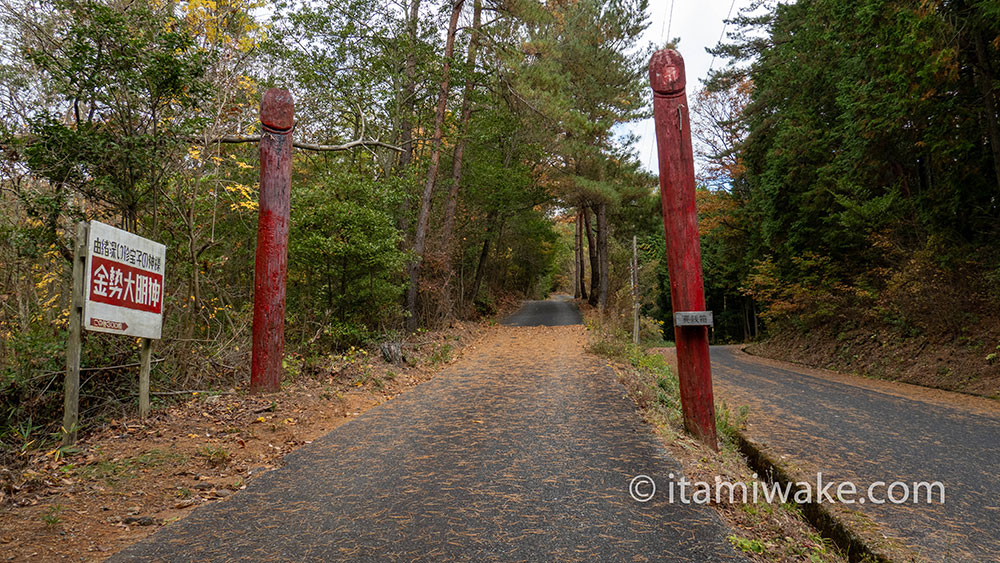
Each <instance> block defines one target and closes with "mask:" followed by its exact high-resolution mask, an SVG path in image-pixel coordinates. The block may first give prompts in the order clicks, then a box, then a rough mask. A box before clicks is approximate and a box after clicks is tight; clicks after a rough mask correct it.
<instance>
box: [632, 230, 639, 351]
mask: <svg viewBox="0 0 1000 563" xmlns="http://www.w3.org/2000/svg"><path fill="white" fill-rule="evenodd" d="M632 343H633V344H635V345H636V346H638V345H639V247H638V244H637V242H636V236H635V235H632Z"/></svg>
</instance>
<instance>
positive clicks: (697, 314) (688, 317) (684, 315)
mask: <svg viewBox="0 0 1000 563" xmlns="http://www.w3.org/2000/svg"><path fill="white" fill-rule="evenodd" d="M712 321H713V319H712V312H711V311H680V312H677V313H674V326H712Z"/></svg>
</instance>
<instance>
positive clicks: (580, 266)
mask: <svg viewBox="0 0 1000 563" xmlns="http://www.w3.org/2000/svg"><path fill="white" fill-rule="evenodd" d="M576 240H577V253H576V268H577V270H576V272H577V275H576V277H577V283H578V284H579V286H580V299H586V298H587V277H586V276H587V264H586V263H585V262H584V261H583V207H580V208H579V209H578V210H577V212H576Z"/></svg>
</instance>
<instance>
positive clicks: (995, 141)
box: [974, 30, 1000, 187]
mask: <svg viewBox="0 0 1000 563" xmlns="http://www.w3.org/2000/svg"><path fill="white" fill-rule="evenodd" d="M974 35H975V42H976V59H978V63H979V64H978V65H977V68H978V70H979V72H978V73H977V74H978V75H979V76H978V78H979V80H977V82H979V90H980V92H981V93H982V95H983V106H984V110H985V113H986V133H987V135H988V136H989V139H990V149H992V151H993V173H994V174H996V180H997V186H998V187H1000V124H998V123H997V106H996V98H995V96H994V93H993V90H994V88H993V67H992V65H991V64H990V52H989V45H988V44H987V42H986V39H985V38H984V37H983V32H982V31H981V30H977V31H976V32H975V33H974Z"/></svg>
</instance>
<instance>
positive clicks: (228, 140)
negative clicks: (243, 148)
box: [194, 135, 403, 152]
mask: <svg viewBox="0 0 1000 563" xmlns="http://www.w3.org/2000/svg"><path fill="white" fill-rule="evenodd" d="M194 142H197V143H201V142H202V141H201V140H198V141H194ZM259 142H260V135H249V136H236V135H226V136H223V137H218V138H216V139H212V140H210V141H208V142H207V143H205V145H211V144H214V143H223V144H236V143H259ZM292 146H293V147H295V148H297V149H303V150H307V151H317V152H330V151H346V150H350V149H353V148H356V147H382V148H386V149H390V150H394V151H396V152H403V149H401V148H400V147H397V146H396V145H390V144H389V143H383V142H382V141H372V140H366V139H357V140H355V141H351V142H349V143H344V144H343V145H317V144H313V143H300V142H298V141H294V142H293V143H292Z"/></svg>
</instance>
